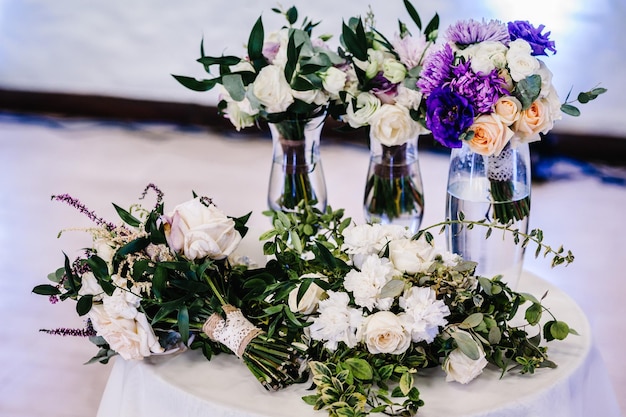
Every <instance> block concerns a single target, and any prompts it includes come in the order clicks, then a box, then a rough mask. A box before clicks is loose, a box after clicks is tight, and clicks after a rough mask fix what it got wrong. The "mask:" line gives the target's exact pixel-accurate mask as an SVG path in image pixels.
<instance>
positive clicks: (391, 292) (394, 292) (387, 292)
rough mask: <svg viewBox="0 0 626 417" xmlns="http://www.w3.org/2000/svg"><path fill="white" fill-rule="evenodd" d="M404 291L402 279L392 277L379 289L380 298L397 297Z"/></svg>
mask: <svg viewBox="0 0 626 417" xmlns="http://www.w3.org/2000/svg"><path fill="white" fill-rule="evenodd" d="M403 291H404V280H401V279H392V280H391V281H389V282H387V283H386V284H385V285H384V286H383V288H381V290H380V298H391V297H394V298H395V297H397V296H399V295H400V294H402V292H403Z"/></svg>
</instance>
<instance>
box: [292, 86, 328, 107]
mask: <svg viewBox="0 0 626 417" xmlns="http://www.w3.org/2000/svg"><path fill="white" fill-rule="evenodd" d="M291 95H292V96H293V98H295V99H298V100H300V101H304V102H305V103H307V104H311V103H314V104H317V105H319V106H321V105H323V104H326V103H327V102H328V95H327V94H325V93H324V92H323V91H322V90H317V89H313V90H305V91H298V90H293V89H292V90H291Z"/></svg>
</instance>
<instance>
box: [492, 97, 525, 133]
mask: <svg viewBox="0 0 626 417" xmlns="http://www.w3.org/2000/svg"><path fill="white" fill-rule="evenodd" d="M521 110H522V103H520V102H519V100H518V99H516V98H515V97H512V96H504V97H500V98H499V99H498V101H497V102H496V105H495V106H494V113H495V114H497V115H498V117H500V120H502V123H504V124H505V125H506V126H511V125H512V124H513V123H515V122H516V121H517V119H519V118H520V111H521Z"/></svg>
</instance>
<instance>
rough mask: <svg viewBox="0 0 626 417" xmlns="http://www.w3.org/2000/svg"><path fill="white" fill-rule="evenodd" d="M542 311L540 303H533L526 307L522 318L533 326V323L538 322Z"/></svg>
mask: <svg viewBox="0 0 626 417" xmlns="http://www.w3.org/2000/svg"><path fill="white" fill-rule="evenodd" d="M542 312H543V307H542V306H541V304H537V303H533V305H531V306H530V307H528V308H527V309H526V313H525V314H524V318H525V319H526V320H527V321H528V323H530V324H531V325H533V326H534V325H535V324H537V323H539V320H541V313H542Z"/></svg>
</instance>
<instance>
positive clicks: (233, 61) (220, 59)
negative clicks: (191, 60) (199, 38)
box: [198, 55, 241, 67]
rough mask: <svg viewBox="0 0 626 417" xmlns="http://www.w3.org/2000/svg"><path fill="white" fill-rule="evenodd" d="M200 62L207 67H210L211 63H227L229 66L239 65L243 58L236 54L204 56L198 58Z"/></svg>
mask: <svg viewBox="0 0 626 417" xmlns="http://www.w3.org/2000/svg"><path fill="white" fill-rule="evenodd" d="M198 62H199V63H201V64H202V65H204V66H205V67H209V66H211V65H226V66H228V67H230V66H233V65H237V64H238V63H240V62H241V58H239V57H236V56H215V57H213V56H204V55H202V58H198Z"/></svg>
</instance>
